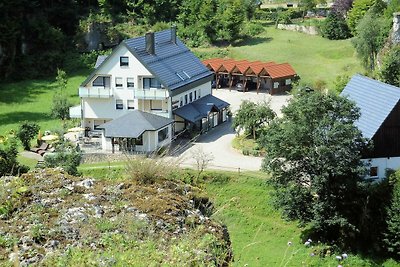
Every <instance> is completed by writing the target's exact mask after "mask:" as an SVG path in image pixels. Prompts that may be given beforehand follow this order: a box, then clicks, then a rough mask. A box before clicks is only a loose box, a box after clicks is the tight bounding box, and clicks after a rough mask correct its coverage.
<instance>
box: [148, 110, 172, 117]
mask: <svg viewBox="0 0 400 267" xmlns="http://www.w3.org/2000/svg"><path fill="white" fill-rule="evenodd" d="M147 112H150V113H153V114H155V115H158V116H161V117H165V118H169V112H168V111H166V110H147Z"/></svg>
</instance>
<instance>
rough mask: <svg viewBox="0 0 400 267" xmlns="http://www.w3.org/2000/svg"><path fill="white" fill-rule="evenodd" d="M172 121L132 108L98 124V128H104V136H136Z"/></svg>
mask: <svg viewBox="0 0 400 267" xmlns="http://www.w3.org/2000/svg"><path fill="white" fill-rule="evenodd" d="M173 122H174V121H173V120H172V119H168V118H165V117H161V116H158V115H155V114H152V113H148V112H143V111H140V110H133V111H130V112H129V113H127V114H125V115H123V116H121V117H118V118H116V119H114V120H112V121H109V122H107V123H104V124H102V125H100V126H99V127H98V128H100V129H104V136H105V137H128V138H138V137H139V136H140V135H141V134H143V133H144V132H146V131H156V130H158V129H161V128H162V127H165V126H167V125H168V124H171V123H173Z"/></svg>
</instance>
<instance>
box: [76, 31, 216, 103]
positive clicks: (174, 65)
mask: <svg viewBox="0 0 400 267" xmlns="http://www.w3.org/2000/svg"><path fill="white" fill-rule="evenodd" d="M154 38H155V54H154V55H152V54H149V53H148V52H147V51H146V47H145V37H144V36H142V37H137V38H132V39H128V40H124V41H122V43H121V44H120V45H125V46H126V47H127V49H128V50H129V51H130V52H131V53H132V54H133V55H134V56H135V57H136V58H137V59H138V60H139V61H140V62H141V63H142V64H143V65H144V66H145V67H146V68H147V69H148V71H150V73H151V74H153V75H154V76H155V77H156V78H157V79H158V80H159V81H160V82H161V84H162V85H163V86H164V87H165V88H167V89H169V90H170V91H172V92H171V93H170V95H171V96H173V95H175V94H179V93H181V92H182V90H183V91H184V90H186V89H189V88H193V87H195V86H198V85H200V84H202V83H205V82H208V81H211V80H212V79H213V73H212V72H211V71H210V70H208V69H207V68H206V66H204V64H203V63H202V62H201V61H200V60H199V59H198V58H197V57H196V56H195V55H194V54H193V53H192V52H191V51H190V50H189V48H187V47H186V46H185V44H184V43H183V42H182V41H181V40H179V38H177V39H176V43H173V42H172V41H171V30H164V31H160V32H155V33H154ZM116 50H117V49H114V51H116ZM114 51H113V53H114ZM113 53H111V55H109V56H108V57H106V58H104V59H103V61H102V62H101V63H100V64H97V62H96V68H98V67H100V66H101V65H102V64H103V63H104V62H106V61H107V60H108V59H109V58H111V57H112V55H113ZM98 60H100V59H99V58H98ZM94 75H96V70H95V71H93V72H92V73H91V74H90V75H89V76H88V77H87V78H86V80H85V81H84V82H83V83H82V86H85V85H86V84H87V83H88V82H89V81H90V80H91V79H92V78H93V77H94ZM186 87H189V88H186ZM178 89H179V90H178ZM174 90H176V91H174Z"/></svg>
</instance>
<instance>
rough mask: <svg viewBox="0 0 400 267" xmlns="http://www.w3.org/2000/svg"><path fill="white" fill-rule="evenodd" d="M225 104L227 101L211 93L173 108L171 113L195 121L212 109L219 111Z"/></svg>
mask: <svg viewBox="0 0 400 267" xmlns="http://www.w3.org/2000/svg"><path fill="white" fill-rule="evenodd" d="M227 106H229V103H227V102H225V101H223V100H221V99H219V98H217V97H215V96H213V95H207V96H205V97H202V98H200V99H198V100H196V101H194V102H192V103H190V104H187V105H184V106H183V107H180V108H178V109H176V110H174V111H173V113H174V114H176V115H178V116H179V117H181V118H183V119H185V120H187V121H190V122H193V123H195V122H196V121H198V120H200V119H202V118H205V117H207V116H208V113H209V112H210V111H212V110H213V109H216V110H217V111H219V110H221V109H223V108H225V107H227Z"/></svg>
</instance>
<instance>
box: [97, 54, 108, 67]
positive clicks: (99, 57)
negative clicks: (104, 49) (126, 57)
mask: <svg viewBox="0 0 400 267" xmlns="http://www.w3.org/2000/svg"><path fill="white" fill-rule="evenodd" d="M106 58H107V56H103V55H101V56H98V57H97V60H96V64H94V68H95V69H97V68H98V67H99V66H100V65H101V63H103V61H104V60H106Z"/></svg>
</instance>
